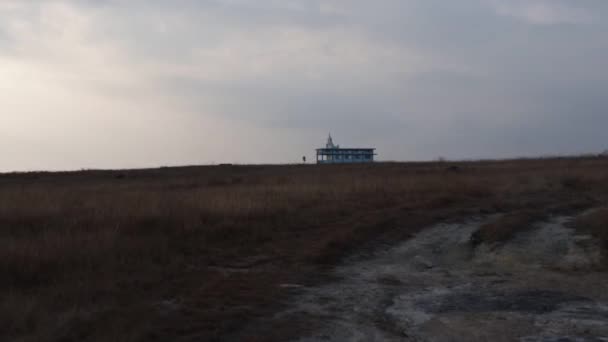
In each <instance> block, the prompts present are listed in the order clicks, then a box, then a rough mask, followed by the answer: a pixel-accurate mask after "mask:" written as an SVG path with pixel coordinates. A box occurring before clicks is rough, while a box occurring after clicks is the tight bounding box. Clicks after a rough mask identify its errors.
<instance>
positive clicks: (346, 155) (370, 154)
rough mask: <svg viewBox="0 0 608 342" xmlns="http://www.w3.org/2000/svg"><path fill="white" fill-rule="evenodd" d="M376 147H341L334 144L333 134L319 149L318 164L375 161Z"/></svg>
mask: <svg viewBox="0 0 608 342" xmlns="http://www.w3.org/2000/svg"><path fill="white" fill-rule="evenodd" d="M375 155H376V149H375V148H341V147H340V145H334V142H333V139H332V137H331V134H330V135H329V137H328V138H327V144H325V148H318V149H317V164H349V163H373V162H374V156H375Z"/></svg>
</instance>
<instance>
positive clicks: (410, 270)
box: [0, 157, 608, 341]
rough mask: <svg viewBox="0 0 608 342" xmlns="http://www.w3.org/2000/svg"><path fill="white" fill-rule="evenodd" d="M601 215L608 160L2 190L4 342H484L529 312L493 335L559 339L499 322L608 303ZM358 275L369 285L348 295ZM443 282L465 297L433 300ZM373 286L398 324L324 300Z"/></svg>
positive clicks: (33, 180) (351, 169)
mask: <svg viewBox="0 0 608 342" xmlns="http://www.w3.org/2000/svg"><path fill="white" fill-rule="evenodd" d="M607 204H608V158H602V157H573V158H542V159H521V160H505V161H475V162H429V163H376V164H365V165H364V164H361V165H320V166H317V165H289V166H270V165H259V166H247V165H220V166H192V167H178V168H159V169H148V170H116V171H113V170H108V171H95V170H91V171H79V172H63V173H61V172H60V173H46V172H34V173H10V174H2V175H0V274H2V277H1V280H0V290H1V291H0V322H2V324H1V325H0V340H3V341H110V340H111V341H167V340H170V341H214V340H216V341H230V340H234V341H241V340H250V341H284V340H298V339H302V340H307V339H313V340H316V339H327V340H341V339H342V340H344V339H346V340H348V339H352V338H354V337H353V336H351V335H348V334H349V333H353V332H357V330H356V329H354V328H353V326H354V327H368V328H369V329H365V330H363V331H359V333H361V334H363V335H362V336H363V337H362V338H363V339H364V340H369V339H374V338H376V339H378V340H381V339H384V340H388V339H396V340H408V339H412V340H416V339H417V340H421V339H422V340H425V339H427V340H441V338H444V337H445V338H447V337H446V336H448V337H449V335H452V336H456V335H453V334H460V335H457V336H460V337H462V338H470V339H473V338H474V337H475V336H473V335H471V334H473V333H474V332H475V331H477V332H479V333H480V334H481V333H482V332H483V331H482V330H483V329H477V330H475V329H474V330H470V329H469V330H467V329H468V328H467V326H475V324H477V323H479V322H482V321H479V320H480V319H482V318H484V319H485V317H487V316H488V315H492V314H493V315H498V314H499V313H500V312H507V313H513V312H515V314H514V316H505V317H506V319H504V320H503V319H502V318H496V320H495V321H493V323H492V324H494V325H492V324H489V323H488V324H487V325H486V326H487V327H488V328H487V329H486V330H485V332H484V333H487V334H490V335H491V334H493V333H494V334H496V335H497V336H498V335H500V336H503V337H504V338H506V339H507V340H509V338H513V339H515V338H526V336H528V337H529V338H535V337H534V336H536V337H538V338H539V339H540V338H541V337H542V336H541V337H539V336H540V335H538V334H537V335H535V334H536V333H539V334H540V333H542V334H545V335H546V336H545V335H543V336H545V337H547V338H551V336H549V335H547V334H550V333H551V331H552V330H551V325H550V324H549V323H547V325H546V326H543V327H544V328H543V327H538V326H536V325H532V326H526V328H525V329H524V328H522V330H521V332H520V333H518V334H516V333H513V335H509V336H507V335H504V334H501V332H500V329H499V328H497V327H503V325H500V324H497V323H496V322H502V321H506V322H509V321H510V322H518V321H517V320H526V319H527V318H526V317H527V316H522V315H524V312H527V311H526V310H527V309H528V308H529V310H528V311H531V312H532V313H538V314H539V315H540V314H543V315H551V314H554V315H557V314H558V313H559V312H560V311H559V310H562V309H563V308H561V307H554V306H552V305H553V304H554V302H559V303H562V302H563V303H564V305H566V304H572V303H578V302H585V303H587V302H586V301H585V300H590V302H589V303H591V302H592V303H595V304H597V305H602V300H604V299H602V298H603V297H602V296H601V294H598V293H601V292H602V289H601V285H598V284H605V283H606V282H605V281H606V280H608V278H607V275H608V273H607V272H606V265H607V262H606V260H605V258H606V253H607V252H608V229H607V225H608V209H606V208H608V207H607ZM556 225H558V226H559V227H558V226H556ZM547 234H549V235H547ZM437 236H439V237H443V238H441V239H439V240H437ZM455 236H458V237H459V238H458V239H457V240H454V241H457V243H456V242H454V246H457V248H456V249H454V251H457V254H456V255H452V254H445V253H443V252H444V251H452V248H451V247H450V248H448V249H445V248H444V247H445V246H447V245H445V244H444V242H445V241H451V240H450V239H453V238H454V237H455ZM560 239H562V240H560ZM553 240H555V241H557V242H556V245H555V246H562V245H563V244H564V243H566V245H567V244H568V243H570V242H571V241H578V242H577V244H576V246H575V247H577V248H579V247H580V248H583V247H581V246H587V247H585V248H583V249H584V252H580V253H578V254H576V253H574V252H572V253H570V252H568V253H566V252H564V250H563V249H559V248H557V247H555V248H553V247H552V246H553V245H550V246H549V247H547V246H548V245H547V244H543V242H546V241H553ZM419 241H422V242H425V241H426V242H428V243H427V244H426V245H425V244H424V243H423V245H424V246H427V247H428V248H431V250H430V251H431V252H429V250H427V249H428V248H427V249H424V248H423V249H421V248H420V246H419V245H418V244H417V242H419ZM580 241H587V242H584V243H583V242H580ZM426 242H425V243H426ZM562 242H563V243H562ZM585 244H586V245H585ZM573 246H574V245H573ZM446 248H447V247H446ZM543 248H544V249H543ZM572 248H574V247H572ZM444 249H445V250H444ZM538 251H543V253H540V252H538ZM568 251H570V250H568ZM577 251H578V250H577ZM535 252H538V253H537V254H535ZM446 253H447V252H446ZM450 253H451V252H450ZM454 253H456V252H454ZM569 253H570V254H569ZM520 255H528V256H529V258H528V259H521V258H519V257H516V256H520ZM397 257H399V258H402V259H399V258H397ZM395 258H397V259H398V260H401V261H395ZM530 258H531V259H530ZM447 260H454V261H458V262H454V263H451V262H447ZM520 264H521V265H527V266H530V265H533V266H534V265H535V266H534V267H536V270H537V271H534V270H535V269H534V268H532V269H530V268H529V267H526V268H523V267H522V268H518V265H520ZM387 265H388V266H391V267H392V268H390V267H389V268H386V267H388V266H387ZM467 265H469V266H470V267H469V266H467ZM365 267H368V268H371V269H372V271H369V270H368V271H367V272H362V271H361V270H363V269H364V268H365ZM382 267H385V268H386V269H385V271H386V272H384V271H383V272H380V273H378V272H377V270H375V269H377V268H382ZM391 269H392V270H393V271H394V273H391ZM404 270H405V271H404ZM492 270H494V273H492ZM360 271H361V272H360ZM406 271H407V272H406ZM370 272H371V273H370ZM404 272H406V273H407V274H408V277H414V276H415V277H414V278H415V279H414V278H407V277H405V276H404ZM446 272H447V273H446ZM450 272H451V273H452V274H453V276H448V275H447V274H448V273H450ZM355 274H363V275H362V277H365V275H366V274H367V275H368V276H369V275H370V274H373V277H372V278H373V279H374V281H373V282H371V283H370V280H369V279H367V278H366V279H367V280H365V282H364V285H361V287H356V288H355V289H354V290H352V287H353V286H354V285H353V284H361V282H360V281H362V279H363V278H358V277H355V276H354V275H355ZM535 274H540V276H538V277H535ZM531 279H536V283H534V284H531V283H529V282H528V281H529V280H531ZM555 279H558V280H561V281H562V283H561V284H557V283H556V282H555V281H554V280H555ZM573 279H587V280H588V281H587V282H586V283H585V284H580V287H582V288H583V290H581V291H575V290H574V287H575V286H574V285H572V284H570V283H568V282H573V281H574V280H573ZM414 280H415V281H414ZM431 280H432V281H434V282H435V283H434V284H431V285H433V286H434V288H443V289H452V290H449V291H448V290H445V291H444V292H441V291H439V294H438V295H437V296H438V297H437V298H435V297H433V298H435V299H433V300H430V299H429V298H430V297H428V293H427V294H425V293H421V292H420V291H422V290H423V289H428V288H432V287H433V286H431V285H429V284H427V283H426V282H427V281H431ZM467 280H469V281H467ZM416 281H417V282H418V283H417V282H416ZM492 281H495V283H492ZM505 281H506V282H519V283H518V285H517V286H515V287H509V286H510V285H504V284H505V283H504V282H505ZM470 283H475V284H480V286H485V285H487V287H486V288H485V289H486V290H487V291H486V292H481V297H479V298H477V297H471V293H473V292H474V291H472V290H471V289H470V288H467V286H469V285H470ZM467 284H469V285H467ZM484 284H485V285H484ZM488 284H491V286H490V285H488ZM500 284H503V285H500ZM526 284H528V285H526ZM499 285H500V286H499ZM357 286H359V285H357ZM364 286H365V287H364ZM370 286H371V288H376V289H380V290H379V291H385V292H382V293H386V294H391V293H392V294H394V296H393V297H390V298H389V299H390V301H389V302H382V301H381V300H380V299H379V298H376V297H374V298H372V299H373V300H374V302H373V303H374V304H373V305H372V306H370V307H375V308H382V310H383V312H384V314H386V315H388V316H387V317H389V318H390V319H387V320H384V321H374V320H373V319H371V318H370V317H382V316H381V315H380V316H378V315H377V313H376V312H372V313H371V314H370V315H361V314H354V313H353V312H354V311H352V310H354V308H353V306H352V305H348V303H352V299H345V298H343V297H340V295H337V294H336V295H335V296H334V297H332V296H331V295H328V294H327V293H330V294H331V293H334V294H335V293H336V289H338V290H339V289H351V290H352V291H355V292H354V293H358V295H357V298H368V297H366V296H367V295H368V292H366V291H367V290H366V289H370ZM374 286H375V287H374ZM449 286H451V287H449ZM492 286H493V287H492ZM526 286H527V287H526ZM598 286H599V287H600V288H598ZM405 289H407V291H405ZM324 291H325V292H324ZM356 291H360V292H356ZM535 291H537V292H535ZM431 293H435V292H432V291H431ZM415 296H419V297H415ZM370 298H371V297H370ZM383 298H384V297H383ZM372 299H370V300H372ZM385 299H386V298H385ZM349 300H350V301H351V302H349ZM376 300H378V301H376ZM547 301H548V302H551V303H546V302H547ZM412 303H413V304H412ZM417 303H422V304H420V305H422V309H420V308H418V307H417V306H416V305H418V304H417ZM559 303H558V304H559ZM313 304H314V305H316V307H312V308H311V305H313ZM549 304H551V305H549ZM539 305H540V306H539ZM542 305H545V306H542ZM416 308H418V309H420V310H418V309H416ZM321 309H322V310H321ZM414 309H416V310H418V311H416V310H414ZM524 309H526V310H524ZM431 314H432V316H433V317H431ZM425 315H426V316H425ZM475 315H479V317H478V318H476V317H477V316H475ZM517 315H519V316H517ZM497 317H498V316H497ZM501 317H502V316H501ZM551 317H553V316H551ZM361 320H363V321H361ZM366 320H368V321H366ZM450 320H451V321H450ZM456 321H457V324H456V323H454V325H453V326H450V325H449V324H448V323H449V322H456ZM328 322H331V323H332V324H330V327H336V329H334V330H331V329H330V330H329V331H328V327H327V324H328ZM387 322H389V323H390V324H389V323H387ZM446 322H447V323H446ZM324 324H325V326H324ZM425 324H426V325H425ZM513 324H515V323H513ZM539 324H540V323H539ZM504 326H506V325H504ZM338 327H343V328H344V327H346V328H344V329H343V330H340V329H338ZM349 327H350V328H349ZM536 328H538V329H541V328H543V329H545V328H546V329H545V330H542V331H540V332H538V331H535V330H534V329H536ZM450 329H456V330H450ZM492 329H498V330H492ZM437 331H438V333H437V334H439V335H436V334H435V332H437ZM511 331H514V330H511ZM442 333H443V334H444V335H441V334H442ZM572 333H573V334H574V333H576V334H582V335H581V336H582V338H587V337H588V338H595V337H598V334H601V333H602V331H601V330H593V329H591V328H589V329H587V330H586V332H585V329H583V330H580V331H579V330H576V329H574V330H572ZM344 334H346V335H344ZM366 334H371V335H366ZM434 334H435V335H434ZM556 334H557V333H556ZM585 334H586V335H585ZM594 334H595V335H594ZM488 336H489V335H483V334H481V335H479V336H477V338H479V339H480V340H483V339H484V338H487V337H488ZM505 336H506V337H505ZM530 336H531V337H530ZM577 336H578V335H577ZM543 338H544V337H543Z"/></svg>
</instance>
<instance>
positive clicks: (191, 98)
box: [0, 0, 608, 168]
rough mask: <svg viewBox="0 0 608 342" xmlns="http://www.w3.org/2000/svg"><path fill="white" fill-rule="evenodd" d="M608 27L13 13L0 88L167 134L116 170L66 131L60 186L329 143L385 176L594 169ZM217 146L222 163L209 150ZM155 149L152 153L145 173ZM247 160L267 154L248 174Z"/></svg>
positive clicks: (582, 8)
mask: <svg viewBox="0 0 608 342" xmlns="http://www.w3.org/2000/svg"><path fill="white" fill-rule="evenodd" d="M15 3H17V2H15ZM0 8H1V7H0ZM607 14H608V3H606V2H605V1H600V0H590V1H585V2H571V1H565V0H553V1H547V0H526V1H523V0H522V1H519V0H518V1H499V0H463V1H444V0H410V1H403V0H383V1H376V2H370V1H365V0H326V1H321V0H289V1H285V0H281V1H279V0H266V1H253V0H213V1H211V0H210V1H194V0H184V1H172V2H168V1H161V0H154V1H143V0H142V1H140V0H136V1H118V0H115V1H113V0H107V1H94V0H88V1H49V2H46V3H42V2H26V3H24V2H20V4H19V5H18V6H16V7H13V8H11V9H8V10H7V9H4V10H0V73H2V72H4V73H8V74H10V73H15V75H17V76H18V77H19V80H20V82H18V83H15V82H13V83H11V84H17V86H12V85H11V88H10V90H11V91H13V92H15V93H16V94H18V95H20V96H26V95H24V94H28V93H31V94H39V90H37V92H36V93H34V90H32V89H34V88H35V89H37V88H36V87H38V85H40V84H43V85H45V86H48V87H49V94H46V95H45V99H44V101H47V102H48V104H49V105H48V106H47V107H48V108H50V109H53V108H55V110H57V111H60V110H63V108H69V109H71V110H72V109H74V108H76V109H79V108H93V109H92V110H87V111H79V110H76V109H74V111H75V112H74V114H73V115H74V116H76V115H80V116H82V117H86V118H87V119H86V120H93V121H100V122H105V124H106V125H107V126H108V129H113V130H114V131H116V132H118V133H116V134H118V136H117V139H123V140H124V141H129V139H127V138H126V136H127V134H129V129H127V128H125V125H123V124H121V120H120V119H118V118H120V117H121V116H122V117H124V118H125V119H124V121H128V122H129V125H127V126H126V127H137V122H138V120H140V118H145V117H146V116H153V117H156V118H158V119H155V120H156V121H154V120H153V121H151V122H150V123H149V124H147V126H145V127H143V128H142V129H143V131H142V132H141V133H142V134H143V136H144V137H146V138H145V139H150V140H142V141H141V142H136V143H133V144H132V145H127V147H126V148H127V150H126V151H124V152H122V154H121V156H122V157H121V159H120V161H119V160H113V159H112V158H111V156H112V153H110V152H108V153H104V154H103V156H104V157H103V158H102V159H95V158H94V157H92V156H88V155H86V154H85V152H84V151H82V150H80V149H79V148H78V147H77V146H78V145H79V144H78V141H79V140H82V139H83V138H82V137H80V135H78V134H70V132H69V131H68V132H67V134H66V135H65V137H64V138H63V139H66V141H67V142H71V140H74V141H73V142H74V144H68V143H66V141H64V142H62V144H59V145H57V146H61V148H67V149H70V150H69V151H66V155H68V156H72V157H69V158H71V159H70V162H69V163H67V162H65V163H64V162H61V161H57V164H56V165H55V166H56V167H58V168H61V167H62V165H66V166H67V165H69V166H73V165H74V164H75V163H85V164H87V165H99V166H104V167H119V166H122V165H124V164H125V163H126V162H125V161H126V160H128V159H129V156H134V160H136V161H135V162H134V163H128V165H137V166H139V165H140V164H139V163H146V165H148V164H151V163H152V164H155V163H157V164H166V163H167V156H169V155H179V158H176V159H174V160H171V162H175V163H180V162H183V163H187V162H188V161H193V162H211V161H215V162H221V161H226V160H228V161H232V162H234V161H239V160H240V161H248V162H284V161H291V160H292V159H293V155H296V154H304V153H311V151H312V150H313V149H314V148H315V147H317V145H318V144H320V143H322V138H323V136H324V135H325V134H327V131H328V130H331V131H332V132H333V133H334V135H335V136H336V139H337V140H338V142H341V143H343V144H352V145H361V144H365V145H375V146H376V147H378V148H379V151H380V156H381V157H382V158H385V159H429V158H436V157H438V156H445V157H454V158H456V157H457V158H478V157H506V156H520V155H534V154H558V153H579V152H586V151H590V152H591V151H599V150H603V149H605V148H606V147H608V140H607V138H606V136H605V134H604V133H603V132H602V129H601V127H605V126H606V125H607V124H608V112H607V111H608V102H607V100H606V98H605V96H604V90H605V89H606V86H607V85H608V69H606V68H605V67H604V64H605V62H604V59H605V57H606V56H607V55H608V43H607V40H606V39H605V37H604V36H605V32H606V31H608V27H607V26H608V25H607V23H605V22H603V21H602V20H601V19H602V18H603V17H605V16H606V15H607ZM60 20H62V21H63V22H62V23H59V22H58V21H60ZM3 67H4V69H3ZM9 69H10V70H9ZM13 69H14V70H13ZM15 70H16V71H15ZM9 71H10V72H9ZM23 75H28V77H25V78H24V77H23ZM17 76H14V77H17ZM4 80H5V84H3V83H2V81H0V88H2V87H3V86H4V87H9V83H8V82H9V81H7V78H4ZM26 81H27V82H26ZM19 87H20V88H19ZM70 92H71V93H73V94H74V98H73V101H75V102H77V105H73V106H71V107H70V106H68V105H66V104H65V103H64V102H62V101H66V100H65V98H63V97H62V96H65V95H62V94H64V93H70ZM11 101H13V100H10V101H9V100H7V99H4V100H2V99H0V105H4V106H13V108H11V109H13V110H12V111H11V112H12V113H14V114H8V115H15V116H16V115H21V116H22V117H23V116H24V115H25V116H27V115H31V116H32V117H37V118H38V117H44V115H43V113H41V112H38V111H39V109H37V108H34V107H31V106H30V105H28V104H27V103H26V102H27V101H25V100H24V101H17V100H15V101H13V102H11ZM91 101H94V103H95V105H91V104H90V102H91ZM3 102H4V103H3ZM85 102H86V103H85ZM45 103H46V102H45ZM157 103H158V104H157ZM140 106H141V107H142V109H141V110H138V107H140ZM96 107H99V108H104V109H103V110H101V109H100V110H95V109H94V108H96ZM109 113H111V118H112V119H104V118H109V117H110V114H109ZM3 115H7V114H3ZM57 116H61V115H58V114H57ZM66 117H67V116H66ZM127 118H128V119H127ZM45 120H52V119H51V118H50V117H48V116H47V119H45ZM65 120H67V119H65ZM86 120H84V119H83V120H82V122H83V124H84V122H85V121H86ZM13 121H14V122H21V121H18V120H12V121H11V120H9V122H13ZM161 123H162V125H161ZM12 125H14V126H13V127H12V129H13V130H14V131H19V132H21V131H23V129H22V128H23V127H18V126H15V125H18V123H13V124H12ZM4 127H5V128H4V129H8V128H6V127H9V126H8V125H4ZM165 127H171V129H169V128H167V131H168V133H167V134H178V133H171V132H180V133H179V136H175V137H174V138H172V139H169V141H171V146H170V147H167V146H166V145H167V144H165V146H163V144H162V143H160V142H159V140H158V137H159V136H162V135H163V133H162V132H163V129H164V128H165ZM195 127H199V128H200V129H201V130H204V132H205V133H204V134H203V133H201V134H197V131H196V129H195ZM45 134H47V133H46V132H45V129H44V128H38V129H37V131H36V132H35V135H40V136H44V135H45ZM121 135H124V137H122V136H121ZM121 137H122V138H121ZM223 137H225V138H223ZM9 139H12V140H9ZM49 139H50V138H49ZM53 139H55V138H53ZM90 139H93V138H90ZM95 139H97V138H95ZM99 139H101V138H99ZM212 139H215V140H217V139H220V140H221V141H222V143H221V146H222V151H221V153H216V152H215V151H213V150H211V149H205V148H202V146H207V145H209V144H210V142H209V140H212ZM277 140H280V143H279V144H276V143H275V142H276V141H277ZM91 141H93V140H91ZM93 142H95V141H93ZM0 143H2V144H11V143H14V144H22V145H23V146H28V147H27V149H26V148H24V155H22V156H20V158H19V161H15V163H14V164H12V165H13V166H10V167H12V168H19V167H20V166H19V165H31V164H32V163H31V162H28V160H30V161H31V160H35V159H36V158H37V156H36V152H35V151H36V148H34V147H32V146H37V145H35V144H34V142H33V140H31V138H29V137H28V136H27V135H24V136H17V137H14V138H7V137H4V138H0ZM97 143H98V145H99V146H114V145H112V144H110V143H109V142H105V140H104V141H101V140H100V141H97ZM146 143H148V144H152V145H153V146H154V149H148V150H147V151H146V155H147V157H146V159H137V158H135V157H137V156H138V155H140V154H141V149H142V148H143V146H145V145H146ZM32 144H34V145H32ZM70 146H73V147H70ZM112 148H116V147H112ZM255 148H267V149H268V148H270V149H272V151H273V154H265V155H264V156H262V157H261V159H259V160H251V149H255ZM42 151H44V149H42ZM151 151H156V152H155V153H151ZM41 153H43V152H41ZM100 158H101V157H100ZM222 158H224V159H222ZM15 160H17V159H15ZM138 160H139V161H138ZM142 166H145V165H142ZM0 167H2V166H0ZM10 167H9V168H10ZM24 167H27V166H24Z"/></svg>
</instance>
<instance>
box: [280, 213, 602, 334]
mask: <svg viewBox="0 0 608 342" xmlns="http://www.w3.org/2000/svg"><path fill="white" fill-rule="evenodd" d="M568 221H569V218H568V217H558V218H554V219H553V220H551V221H550V222H545V223H542V224H538V225H537V226H535V228H534V229H533V230H531V231H528V232H526V233H521V234H519V235H518V236H516V237H515V238H514V239H512V240H511V241H509V242H507V243H505V244H502V245H491V246H490V245H484V244H482V245H480V246H478V247H477V248H474V247H473V246H472V244H471V243H470V242H469V239H470V236H471V234H472V233H473V232H474V231H475V230H476V229H477V228H478V227H479V226H480V225H481V224H482V223H483V222H484V221H483V220H482V219H476V220H472V221H470V222H468V223H466V224H442V225H438V226H435V227H432V228H429V229H426V230H423V231H422V232H421V233H419V234H418V235H416V236H415V237H413V238H412V239H410V240H408V241H406V242H404V243H402V244H400V245H397V246H395V247H392V248H388V249H387V250H385V251H380V252H376V253H374V255H372V256H369V255H365V256H362V255H359V256H354V257H352V258H351V259H350V260H348V261H347V262H345V263H344V265H343V266H340V267H338V268H337V269H336V270H335V271H334V276H336V279H339V280H338V281H336V282H333V283H329V284H326V285H323V286H321V287H317V288H302V289H296V291H301V293H300V294H299V295H298V296H297V297H296V299H295V301H294V302H293V303H292V305H291V306H290V308H288V309H287V310H285V311H284V312H281V313H280V314H278V315H277V316H276V317H275V319H278V320H291V321H298V322H306V323H305V325H306V326H309V327H311V328H310V329H309V330H310V331H309V333H308V334H306V335H305V336H303V337H301V339H300V341H465V340H466V341H475V340H477V341H517V340H519V341H608V274H606V273H602V272H596V271H594V269H595V268H596V266H597V263H598V262H599V258H600V249H599V246H598V245H597V242H596V241H595V240H593V239H592V238H591V237H590V236H581V235H576V234H575V232H574V231H573V230H571V229H569V228H567V227H566V224H567V222H568Z"/></svg>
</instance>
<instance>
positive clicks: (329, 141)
mask: <svg viewBox="0 0 608 342" xmlns="http://www.w3.org/2000/svg"><path fill="white" fill-rule="evenodd" d="M325 147H326V148H336V146H335V145H334V141H333V139H332V138H331V133H329V137H328V138H327V145H325Z"/></svg>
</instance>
